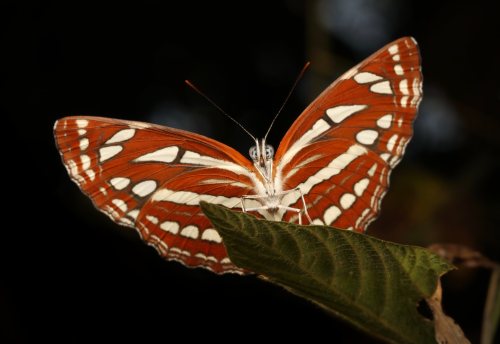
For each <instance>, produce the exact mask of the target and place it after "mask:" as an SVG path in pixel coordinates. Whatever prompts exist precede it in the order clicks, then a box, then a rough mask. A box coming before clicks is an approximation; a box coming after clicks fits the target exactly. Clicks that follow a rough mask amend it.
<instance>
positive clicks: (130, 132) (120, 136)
mask: <svg viewBox="0 0 500 344" xmlns="http://www.w3.org/2000/svg"><path fill="white" fill-rule="evenodd" d="M134 135H135V129H123V130H120V131H119V132H117V133H116V134H114V135H113V136H112V137H111V138H110V139H109V140H108V141H106V143H105V144H107V145H109V144H111V143H118V142H123V141H127V140H130V139H131V138H132V137H134Z"/></svg>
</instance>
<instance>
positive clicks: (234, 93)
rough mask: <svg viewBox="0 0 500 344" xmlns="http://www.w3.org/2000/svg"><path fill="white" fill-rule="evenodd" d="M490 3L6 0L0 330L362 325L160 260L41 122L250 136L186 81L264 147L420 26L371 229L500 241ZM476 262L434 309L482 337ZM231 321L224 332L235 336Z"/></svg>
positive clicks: (144, 335) (331, 331) (61, 337)
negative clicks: (416, 101) (83, 179)
mask: <svg viewBox="0 0 500 344" xmlns="http://www.w3.org/2000/svg"><path fill="white" fill-rule="evenodd" d="M490 4H493V1H486V0H484V1H483V0H479V1H474V2H469V1H439V2H438V1H436V2H426V1H406V2H400V1H396V0H391V1H385V2H377V1H369V0H356V1H347V0H344V1H340V0H337V1H334V0H332V1H326V0H325V1H308V2H304V1H267V2H259V1H253V2H239V1H233V2H216V1H205V2H194V1H184V2H173V1H172V2H170V1H141V2H137V3H134V4H127V3H124V2H123V3H112V2H102V3H97V4H93V3H91V2H87V1H67V2H66V1H61V2H57V1H44V2H23V1H18V2H16V1H11V2H9V1H7V2H4V3H3V4H2V8H1V11H0V13H1V14H0V15H1V18H0V19H1V22H2V33H1V35H2V43H1V44H2V49H1V51H2V52H1V57H2V61H3V62H2V63H1V77H0V79H1V83H0V85H1V93H0V94H1V99H2V101H1V103H0V110H1V113H2V126H1V130H2V135H0V136H1V137H2V141H3V143H2V149H1V152H2V165H1V166H2V170H3V172H4V173H3V176H2V178H3V183H2V188H1V190H2V191H3V192H2V195H3V205H2V210H3V211H2V215H3V216H2V218H3V224H2V236H1V238H0V243H1V247H0V248H1V255H2V256H3V257H1V262H0V268H1V270H0V272H1V276H0V341H2V342H29V341H33V340H36V341H40V340H51V341H56V342H57V341H61V342H65V343H70V342H71V343H73V342H85V341H97V340H112V341H113V342H114V341H118V340H123V339H132V340H136V341H139V340H140V341H141V342H152V341H153V340H155V341H159V342H169V341H172V340H173V339H172V338H173V337H175V336H179V337H181V338H184V339H183V341H190V340H203V341H212V340H217V341H221V342H234V341H236V340H241V339H242V338H245V339H249V340H262V341H264V340H268V339H274V340H283V341H290V340H294V339H297V338H300V337H301V336H304V337H305V338H307V340H308V342H319V341H320V340H322V338H325V339H324V340H325V341H328V342H335V343H350V342H354V341H363V342H375V340H373V339H371V338H368V337H366V336H365V335H363V334H361V333H359V332H358V331H357V330H355V329H353V328H351V327H350V326H349V325H346V324H344V323H343V322H341V321H339V320H337V319H332V318H330V317H329V316H328V315H327V314H325V313H324V312H323V311H322V310H320V309H319V308H318V307H316V306H314V305H311V304H309V303H308V302H306V301H303V300H301V299H299V298H297V297H294V296H292V295H290V294H288V293H287V292H285V291H284V290H281V289H280V288H278V287H275V286H272V285H270V284H268V283H265V282H262V281H260V280H258V279H257V278H255V277H239V276H216V275H214V274H212V273H210V272H208V271H204V270H201V269H194V270H192V269H187V268H184V267H183V266H181V265H180V264H178V263H175V262H165V261H163V260H162V259H160V258H159V256H158V255H157V254H156V252H155V251H154V250H153V249H152V248H150V247H148V246H146V245H144V244H143V243H142V242H141V241H140V240H139V238H138V236H137V235H136V234H135V233H134V232H133V231H131V230H127V229H123V228H121V227H119V226H117V225H115V224H113V223H112V222H111V221H109V219H108V218H107V217H105V216H104V215H102V214H101V213H99V212H98V211H96V210H95V209H94V208H93V207H92V205H91V203H90V201H89V200H88V199H86V198H85V197H84V196H83V195H82V194H81V193H80V191H79V190H78V188H77V187H76V186H75V185H74V184H73V183H72V182H71V181H70V179H69V178H68V176H67V175H66V172H65V170H64V168H63V166H62V164H61V163H60V159H59V155H58V153H57V151H56V149H55V146H54V142H53V137H52V126H53V123H54V121H55V120H56V119H57V118H60V117H62V116H64V115H77V114H86V115H98V116H108V117H118V118H124V119H134V120H144V121H149V122H155V123H159V124H165V125H169V126H174V127H178V128H183V129H187V130H191V131H196V132H199V133H202V134H205V135H207V136H210V137H213V138H215V139H218V140H220V141H222V142H224V143H226V144H229V145H231V146H233V147H235V148H237V149H238V150H240V151H241V152H243V153H245V154H246V152H247V149H248V147H249V145H251V141H250V140H249V138H248V137H246V136H245V135H244V134H243V132H242V131H241V130H240V129H238V128H237V127H236V126H235V125H234V124H233V123H231V122H230V121H229V120H227V119H226V118H224V117H223V116H222V115H221V114H220V113H218V112H217V110H216V109H214V108H213V107H211V106H210V105H209V104H207V103H206V102H205V101H204V100H203V99H202V98H201V97H199V96H198V95H197V94H195V93H194V92H192V90H190V89H189V88H188V87H186V86H185V85H184V83H183V80H184V79H190V80H193V81H194V82H195V83H196V84H197V85H198V86H199V87H200V88H201V89H203V90H204V91H205V92H206V93H207V94H209V95H210V96H211V97H212V98H213V99H214V100H215V101H216V102H217V103H218V104H219V105H220V106H221V107H223V108H224V109H225V110H226V111H227V112H228V113H230V114H232V115H233V116H234V117H236V118H237V119H238V120H239V121H240V122H241V123H242V124H243V125H244V126H245V127H246V128H247V129H248V130H249V131H251V132H252V133H255V135H257V136H259V135H262V134H263V133H264V132H265V130H266V128H267V126H268V125H269V122H270V120H271V118H272V116H273V115H274V113H275V112H276V111H277V109H278V108H279V107H280V105H281V102H282V101H283V99H284V98H285V95H286V94H287V92H288V89H289V87H290V86H291V84H292V82H293V80H294V78H295V77H296V75H297V73H298V72H299V70H300V69H301V67H302V66H303V64H304V63H305V62H306V61H308V60H310V61H311V62H312V67H311V68H310V71H309V72H308V73H307V74H306V76H305V77H304V79H303V80H302V81H301V83H300V85H299V87H298V89H297V90H296V91H295V93H294V94H293V95H292V97H291V100H290V101H289V103H288V104H287V106H286V108H285V110H284V112H283V113H282V115H281V116H280V118H279V120H278V121H277V123H276V126H275V128H274V129H273V131H272V133H271V136H270V141H271V142H272V143H274V145H275V147H276V146H277V145H278V143H279V140H280V138H281V137H282V136H283V135H284V133H285V131H286V129H287V128H288V127H289V126H290V125H291V123H292V121H293V120H294V118H295V117H296V116H297V115H298V114H299V113H300V112H301V110H302V109H303V108H304V107H305V106H306V105H307V104H308V103H309V102H310V101H312V99H314V96H315V95H317V94H318V93H319V91H320V90H321V89H322V88H324V87H325V86H326V85H328V83H330V82H331V81H333V80H334V79H335V77H337V76H338V75H340V74H341V73H342V72H343V71H346V70H347V69H348V68H350V67H351V66H353V65H354V64H356V63H357V62H359V61H361V59H363V58H365V57H366V56H368V55H369V54H370V53H372V52H374V51H375V50H377V49H378V48H380V47H382V46H383V45H385V44H386V43H388V42H390V41H391V40H393V39H396V38H398V37H401V36H404V35H412V36H414V37H415V38H416V39H417V41H418V42H419V44H420V47H421V50H422V58H423V71H424V78H425V82H424V94H425V96H424V101H423V103H422V105H421V111H420V115H419V118H418V119H417V122H416V124H415V130H416V132H415V136H414V140H413V141H412V143H411V144H410V145H409V147H408V150H407V155H406V157H405V159H404V160H403V162H402V164H401V165H400V166H398V168H397V169H396V171H395V173H393V175H392V181H391V182H392V185H391V189H390V192H389V193H388V195H387V196H386V199H385V201H384V203H383V212H382V215H381V217H380V219H379V220H378V221H376V222H375V223H374V224H372V226H371V227H370V230H369V233H370V234H371V235H374V236H377V237H380V238H384V239H388V240H393V241H396V242H401V243H410V244H418V245H424V246H425V245H429V244H431V243H435V242H454V243H461V244H466V245H468V246H470V247H472V248H474V249H477V250H479V251H481V252H483V253H484V254H485V255H487V256H489V257H490V258H493V259H496V260H498V259H499V248H500V245H499V244H498V242H499V240H498V229H499V224H500V203H499V201H498V195H499V191H500V190H499V189H500V188H499V187H498V178H499V176H500V173H499V169H498V158H499V154H498V153H499V150H498V148H499V135H500V125H499V123H500V119H499V118H500V117H499V114H498V111H499V110H498V109H499V105H500V104H499V103H500V101H499V100H500V87H499V86H498V85H499V83H498V82H499V80H500V73H499V68H498V61H499V58H500V55H499V53H498V34H499V30H498V28H497V21H498V18H497V14H498V12H496V11H495V10H494V8H493V7H494V5H490ZM487 279H488V273H487V271H484V270H477V271H474V270H463V271H458V272H454V273H452V274H450V275H449V276H447V277H446V278H445V300H444V302H445V308H446V310H447V312H448V313H449V314H450V315H451V316H452V317H454V318H455V319H456V320H457V322H458V323H459V324H461V325H462V326H463V328H464V330H465V332H466V334H467V335H468V336H469V337H470V338H471V339H472V340H473V342H478V336H479V331H480V324H481V316H482V313H481V312H482V306H483V302H484V297H485V292H486V285H487ZM235 336H236V337H235Z"/></svg>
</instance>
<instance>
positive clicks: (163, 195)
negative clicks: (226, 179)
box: [152, 189, 241, 208]
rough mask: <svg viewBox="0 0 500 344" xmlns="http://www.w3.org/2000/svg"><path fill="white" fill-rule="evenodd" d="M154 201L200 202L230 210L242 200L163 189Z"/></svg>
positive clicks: (187, 203)
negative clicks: (222, 206)
mask: <svg viewBox="0 0 500 344" xmlns="http://www.w3.org/2000/svg"><path fill="white" fill-rule="evenodd" d="M152 200H153V201H157V202H172V203H177V204H186V205H198V204H199V203H200V201H205V202H208V203H212V204H221V205H224V206H226V207H228V208H234V207H235V206H236V205H238V204H239V203H240V201H241V198H240V197H225V196H214V195H206V194H198V193H195V192H191V191H174V190H169V189H161V190H158V191H157V192H156V193H155V194H154V195H153V197H152Z"/></svg>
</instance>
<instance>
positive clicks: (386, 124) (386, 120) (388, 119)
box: [377, 113, 392, 129]
mask: <svg viewBox="0 0 500 344" xmlns="http://www.w3.org/2000/svg"><path fill="white" fill-rule="evenodd" d="M391 124H392V114H390V113H388V114H387V115H384V116H382V117H380V118H379V119H378V120H377V126H378V127H379V128H382V129H389V128H390V127H391Z"/></svg>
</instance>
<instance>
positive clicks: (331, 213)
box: [320, 205, 342, 226]
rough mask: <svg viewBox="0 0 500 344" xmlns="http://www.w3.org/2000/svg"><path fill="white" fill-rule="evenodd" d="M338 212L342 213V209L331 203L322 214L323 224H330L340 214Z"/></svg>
mask: <svg viewBox="0 0 500 344" xmlns="http://www.w3.org/2000/svg"><path fill="white" fill-rule="evenodd" d="M340 214H342V211H341V210H340V209H339V207H337V206H335V205H332V206H331V207H330V208H328V209H326V211H325V214H324V215H323V219H324V220H325V224H326V225H328V226H329V225H331V224H332V223H333V222H334V221H335V220H336V219H337V218H338V217H339V216H340ZM320 221H321V220H320Z"/></svg>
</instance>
